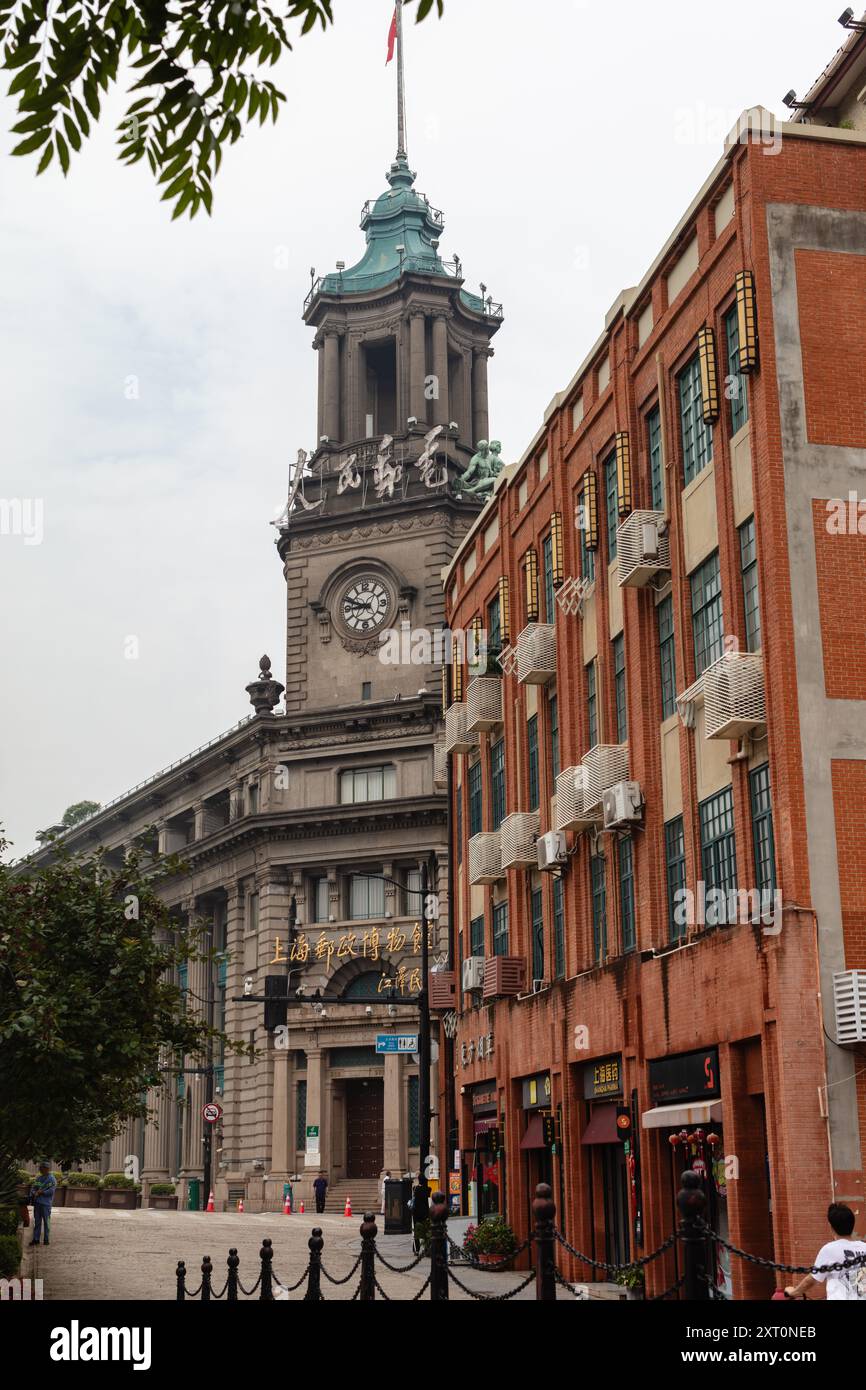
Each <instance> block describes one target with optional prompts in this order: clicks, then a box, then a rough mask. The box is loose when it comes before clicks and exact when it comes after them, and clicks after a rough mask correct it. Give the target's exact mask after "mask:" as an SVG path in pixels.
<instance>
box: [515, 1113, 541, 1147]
mask: <svg viewBox="0 0 866 1390" xmlns="http://www.w3.org/2000/svg"><path fill="white" fill-rule="evenodd" d="M520 1147H521V1149H546V1148H547V1145H546V1144H545V1142H544V1122H543V1120H542V1118H541V1116H540V1115H533V1116H532V1119H531V1120H530V1121H529V1124H528V1125H527V1126H526V1133H525V1134H524V1136H523V1138H522V1139H521V1141H520Z"/></svg>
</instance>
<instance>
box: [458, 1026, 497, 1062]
mask: <svg viewBox="0 0 866 1390" xmlns="http://www.w3.org/2000/svg"><path fill="white" fill-rule="evenodd" d="M492 1056H493V1034H492V1033H482V1034H481V1037H480V1038H478V1039H477V1041H476V1039H475V1038H470V1039H469V1041H468V1042H462V1043H461V1044H460V1065H461V1067H471V1066H472V1063H473V1062H481V1061H483V1060H484V1058H485V1057H492Z"/></svg>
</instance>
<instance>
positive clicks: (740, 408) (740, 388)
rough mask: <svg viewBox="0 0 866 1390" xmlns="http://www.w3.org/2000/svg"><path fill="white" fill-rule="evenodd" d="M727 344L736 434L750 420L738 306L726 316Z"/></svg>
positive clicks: (729, 385) (734, 430) (726, 386)
mask: <svg viewBox="0 0 866 1390" xmlns="http://www.w3.org/2000/svg"><path fill="white" fill-rule="evenodd" d="M725 342H726V344H727V349H728V379H727V381H726V382H725V395H727V394H728V392H729V391H730V392H731V395H730V402H731V434H736V433H737V431H738V430H741V429H742V428H743V425H745V424H746V422H747V421H748V418H749V389H748V386H747V384H746V377H745V375H744V374H743V372H741V371H740V319H739V314H738V312H737V306H736V304H735V305H734V307H733V309H731V311H730V313H728V314H726V315H725ZM732 388H733V389H732Z"/></svg>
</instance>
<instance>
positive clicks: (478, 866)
mask: <svg viewBox="0 0 866 1390" xmlns="http://www.w3.org/2000/svg"><path fill="white" fill-rule="evenodd" d="M504 877H505V874H504V873H503V871H502V846H501V842H500V839H499V831H498V830H488V831H483V830H482V831H480V832H479V834H477V835H473V836H472V838H471V840H470V841H469V882H470V883H475V884H478V883H496V882H498V880H499V879H500V878H504Z"/></svg>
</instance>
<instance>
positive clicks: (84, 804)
mask: <svg viewBox="0 0 866 1390" xmlns="http://www.w3.org/2000/svg"><path fill="white" fill-rule="evenodd" d="M100 809H101V808H100V805H99V802H98V801H76V802H74V803H73V804H72V805H71V806H67V808H66V810H65V811H64V812H63V817H62V819H61V821H60V824H59V825H49V826H48V828H47V829H46V830H37V832H36V841H37V843H38V844H40V845H45V844H49V843H50V842H51V841H52V840H56V839H57V836H58V835H62V834H63V831H64V830H69V829H71V828H72V826H74V825H79V824H80V823H81V821H83V820H86V819H87V817H88V816H92V815H93V813H94V811H99V810H100Z"/></svg>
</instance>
